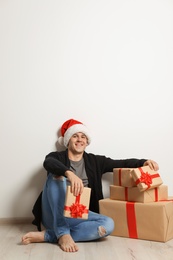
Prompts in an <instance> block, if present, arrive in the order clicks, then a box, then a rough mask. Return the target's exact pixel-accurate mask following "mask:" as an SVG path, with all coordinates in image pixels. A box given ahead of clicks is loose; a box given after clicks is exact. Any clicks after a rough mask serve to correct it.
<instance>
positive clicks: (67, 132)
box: [58, 119, 91, 147]
mask: <svg viewBox="0 0 173 260" xmlns="http://www.w3.org/2000/svg"><path fill="white" fill-rule="evenodd" d="M78 132H81V133H83V134H85V135H86V137H87V139H88V144H90V142H91V138H90V134H89V132H88V129H87V127H86V126H85V125H84V124H83V123H81V122H79V121H77V120H75V119H69V120H67V121H66V122H64V124H63V125H62V126H61V136H60V137H59V138H58V142H59V144H60V145H64V146H65V147H67V146H68V142H69V140H70V138H71V137H72V135H74V134H75V133H78Z"/></svg>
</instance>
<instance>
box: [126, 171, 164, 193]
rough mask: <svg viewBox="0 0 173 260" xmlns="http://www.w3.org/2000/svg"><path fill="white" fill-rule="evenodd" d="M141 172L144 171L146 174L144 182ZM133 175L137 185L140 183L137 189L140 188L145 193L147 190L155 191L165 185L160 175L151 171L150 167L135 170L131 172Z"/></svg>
mask: <svg viewBox="0 0 173 260" xmlns="http://www.w3.org/2000/svg"><path fill="white" fill-rule="evenodd" d="M140 170H142V172H143V173H144V177H145V178H144V179H145V180H144V181H143V180H141V177H142V174H141V171H140ZM131 175H132V177H133V179H134V181H135V182H136V183H137V182H139V183H138V184H137V187H138V188H139V190H140V191H144V190H147V189H153V188H155V187H158V186H159V185H161V184H162V183H163V181H162V179H161V177H160V175H159V173H158V172H156V171H154V170H151V169H150V167H149V166H144V167H139V168H134V169H133V170H132V171H131ZM157 175H158V176H157ZM155 176H157V177H155ZM148 177H149V178H148ZM149 180H150V181H151V183H149V182H148V181H149Z"/></svg>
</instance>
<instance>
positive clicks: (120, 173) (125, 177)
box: [113, 168, 136, 187]
mask: <svg viewBox="0 0 173 260" xmlns="http://www.w3.org/2000/svg"><path fill="white" fill-rule="evenodd" d="M132 170H133V168H114V169H113V185H116V186H123V187H134V186H136V183H135V181H134V179H133V178H132V175H131V171H132Z"/></svg>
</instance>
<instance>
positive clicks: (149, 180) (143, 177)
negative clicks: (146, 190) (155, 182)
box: [139, 172, 152, 186]
mask: <svg viewBox="0 0 173 260" xmlns="http://www.w3.org/2000/svg"><path fill="white" fill-rule="evenodd" d="M139 181H140V182H143V183H145V184H146V185H147V186H150V184H152V178H151V174H149V173H148V172H146V173H145V172H142V173H141V177H140V178H139Z"/></svg>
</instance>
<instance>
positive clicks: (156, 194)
mask: <svg viewBox="0 0 173 260" xmlns="http://www.w3.org/2000/svg"><path fill="white" fill-rule="evenodd" d="M154 193H155V201H158V200H159V195H158V188H155V189H154Z"/></svg>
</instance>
